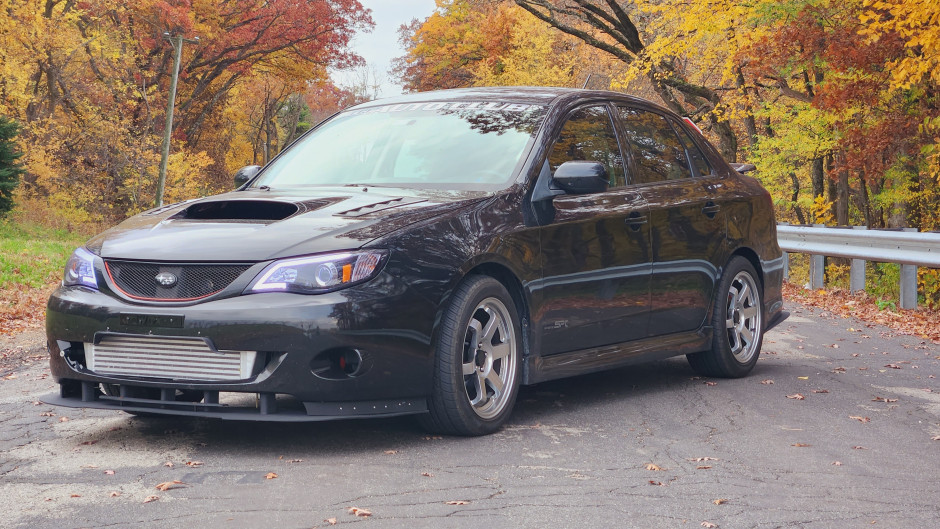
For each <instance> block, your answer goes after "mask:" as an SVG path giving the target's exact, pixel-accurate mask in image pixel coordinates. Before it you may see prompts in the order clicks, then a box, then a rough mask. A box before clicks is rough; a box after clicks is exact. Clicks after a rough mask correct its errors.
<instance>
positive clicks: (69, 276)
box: [62, 248, 98, 289]
mask: <svg viewBox="0 0 940 529" xmlns="http://www.w3.org/2000/svg"><path fill="white" fill-rule="evenodd" d="M62 284H63V285H65V286H67V287H70V286H75V285H82V286H86V287H91V288H94V289H97V288H98V280H97V279H95V255H94V254H93V253H91V252H89V251H88V250H86V249H84V248H79V249H77V250H75V251H74V252H73V253H72V257H69V260H68V262H67V263H65V276H64V277H63V278H62Z"/></svg>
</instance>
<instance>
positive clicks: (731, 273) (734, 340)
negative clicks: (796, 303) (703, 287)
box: [686, 256, 764, 378]
mask: <svg viewBox="0 0 940 529" xmlns="http://www.w3.org/2000/svg"><path fill="white" fill-rule="evenodd" d="M712 328H713V329H714V334H713V336H712V345H711V349H710V350H708V351H703V352H701V353H695V354H690V355H687V356H686V358H688V360H689V364H690V365H691V366H692V369H694V370H695V371H696V372H697V373H699V374H700V375H704V376H709V377H728V378H737V377H743V376H745V375H747V374H748V373H750V372H751V369H753V368H754V364H756V363H757V357H758V356H760V347H761V342H762V341H763V338H764V305H763V299H762V296H761V288H760V282H759V281H758V279H757V272H756V271H755V270H754V266H753V265H752V264H751V263H750V261H748V260H747V259H745V258H744V257H741V256H735V257H732V258H731V260H730V261H729V262H728V266H727V267H726V268H725V272H724V273H723V274H722V276H721V281H719V283H718V293H717V295H716V296H715V306H714V307H713V309H712Z"/></svg>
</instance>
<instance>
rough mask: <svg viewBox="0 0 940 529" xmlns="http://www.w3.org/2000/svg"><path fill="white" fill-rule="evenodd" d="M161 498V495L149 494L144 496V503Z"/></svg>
mask: <svg viewBox="0 0 940 529" xmlns="http://www.w3.org/2000/svg"><path fill="white" fill-rule="evenodd" d="M159 499H160V496H147V497H146V498H144V503H150V502H152V501H157V500H159Z"/></svg>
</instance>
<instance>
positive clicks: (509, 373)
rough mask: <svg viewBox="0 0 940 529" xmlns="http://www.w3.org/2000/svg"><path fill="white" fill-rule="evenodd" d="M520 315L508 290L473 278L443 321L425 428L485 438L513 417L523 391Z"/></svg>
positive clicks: (463, 286) (489, 280)
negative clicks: (520, 387)
mask: <svg viewBox="0 0 940 529" xmlns="http://www.w3.org/2000/svg"><path fill="white" fill-rule="evenodd" d="M521 343H522V340H521V334H520V325H519V315H518V312H517V311H516V307H515V304H514V303H513V301H512V297H510V295H509V293H508V292H507V291H506V288H505V287H504V286H503V285H502V284H501V283H500V282H499V281H496V280H495V279H493V278H491V277H488V276H471V277H469V278H468V279H466V280H465V281H464V282H463V283H462V284H461V285H460V286H459V287H458V288H457V290H456V292H455V293H454V297H453V299H452V300H451V302H450V304H449V306H448V307H447V310H446V311H445V312H444V317H443V320H442V322H441V332H440V336H439V338H438V340H437V346H436V348H435V359H434V367H435V372H434V384H433V390H432V394H431V396H430V398H429V399H428V409H429V413H428V414H427V415H423V416H421V417H420V418H419V419H420V420H421V422H422V424H423V426H424V427H425V428H427V429H429V430H432V431H434V432H440V433H448V434H456V435H485V434H488V433H491V432H494V431H496V430H497V429H499V428H500V426H502V424H503V423H504V422H505V421H506V419H507V418H508V417H509V414H510V413H512V408H513V404H514V403H515V400H516V393H517V392H518V388H519V381H518V374H519V357H520V356H521Z"/></svg>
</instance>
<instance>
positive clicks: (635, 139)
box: [619, 107, 692, 184]
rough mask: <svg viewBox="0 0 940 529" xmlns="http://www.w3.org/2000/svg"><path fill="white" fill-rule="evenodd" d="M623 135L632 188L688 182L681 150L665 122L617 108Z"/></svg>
mask: <svg viewBox="0 0 940 529" xmlns="http://www.w3.org/2000/svg"><path fill="white" fill-rule="evenodd" d="M619 111H620V119H621V122H622V125H623V129H624V133H625V134H626V135H627V140H628V141H629V142H630V147H631V151H632V152H633V158H634V160H635V162H636V175H635V178H634V181H633V182H631V183H636V184H649V183H654V182H665V181H667V180H679V179H682V178H691V177H692V173H691V171H690V170H689V163H688V160H686V157H685V147H684V146H683V145H682V143H680V141H679V137H678V136H676V132H675V131H674V130H673V129H672V126H671V125H670V124H669V122H668V121H666V117H665V116H662V115H660V114H656V113H655V112H649V111H646V110H640V109H637V108H627V107H619Z"/></svg>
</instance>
